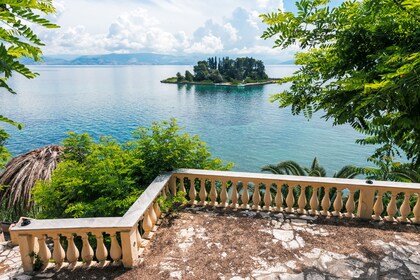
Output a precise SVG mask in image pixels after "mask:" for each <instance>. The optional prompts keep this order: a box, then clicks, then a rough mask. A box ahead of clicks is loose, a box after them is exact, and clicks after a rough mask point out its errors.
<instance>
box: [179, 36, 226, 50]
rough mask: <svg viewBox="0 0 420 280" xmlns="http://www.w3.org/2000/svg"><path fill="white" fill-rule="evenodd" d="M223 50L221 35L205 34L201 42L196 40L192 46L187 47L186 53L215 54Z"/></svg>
mask: <svg viewBox="0 0 420 280" xmlns="http://www.w3.org/2000/svg"><path fill="white" fill-rule="evenodd" d="M222 50H223V43H222V40H220V38H219V37H216V36H213V35H211V34H210V35H206V36H204V37H203V38H202V39H201V41H200V42H195V43H194V44H193V45H192V46H191V47H190V48H187V49H185V52H186V53H205V54H214V53H217V52H220V51H222Z"/></svg>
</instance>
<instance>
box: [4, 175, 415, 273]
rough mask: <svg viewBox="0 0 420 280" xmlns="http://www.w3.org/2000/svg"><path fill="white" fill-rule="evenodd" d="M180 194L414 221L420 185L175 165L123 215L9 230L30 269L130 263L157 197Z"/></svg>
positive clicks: (201, 202)
mask: <svg viewBox="0 0 420 280" xmlns="http://www.w3.org/2000/svg"><path fill="white" fill-rule="evenodd" d="M178 192H184V193H186V195H187V198H188V201H189V204H190V205H197V207H205V206H206V207H220V208H226V209H233V210H241V209H244V210H245V209H249V210H255V211H277V212H281V211H284V212H286V213H295V214H296V215H303V214H305V215H321V216H335V217H340V218H361V219H372V220H375V221H381V220H383V221H386V222H400V223H415V224H420V200H419V199H418V197H419V194H420V184H414V183H397V182H382V181H374V182H371V181H364V180H354V179H336V178H320V177H299V176H287V175H272V174H260V173H241V172H227V171H210V170H195V169H178V170H175V171H173V172H170V173H166V174H163V175H161V176H158V177H157V178H156V179H155V180H154V181H153V182H152V183H151V184H150V185H149V187H148V188H147V189H146V190H145V191H144V192H143V194H142V195H141V196H140V197H139V198H138V199H137V201H136V202H135V203H134V204H133V205H132V206H131V207H130V209H129V210H128V211H127V212H126V214H125V215H124V216H123V217H111V218H83V219H51V220H35V219H30V223H29V224H27V225H25V222H24V219H23V218H21V219H20V221H19V222H18V224H16V226H14V227H13V228H12V229H11V234H12V238H13V239H14V240H15V241H17V242H18V243H19V246H20V251H21V256H22V263H23V267H24V270H25V271H32V270H33V265H34V255H33V254H31V253H32V252H34V253H36V254H37V255H38V257H39V258H40V260H41V261H42V264H43V266H44V268H45V267H47V266H48V265H49V264H50V263H51V260H53V263H54V265H55V267H56V268H61V267H63V266H68V267H69V268H70V269H72V268H74V267H77V266H86V267H88V266H91V265H96V266H105V265H109V264H111V265H112V264H117V265H118V264H120V263H122V264H123V265H124V266H125V267H132V266H133V265H134V264H135V262H136V261H137V259H138V257H139V255H140V254H141V252H142V251H143V248H144V246H145V245H146V244H147V240H149V239H150V238H151V237H152V235H153V232H154V231H155V229H156V224H158V220H159V217H160V215H161V210H160V207H159V204H158V203H157V201H156V200H157V198H158V197H159V196H167V195H168V194H172V195H175V194H176V193H178ZM411 205H414V207H411ZM105 239H107V240H110V242H108V243H107V244H110V245H109V246H108V247H107V246H105V243H106V242H104V240H105ZM48 240H52V243H53V244H54V246H53V248H54V249H53V252H51V251H50V249H49V246H48V245H47V241H48ZM93 244H95V246H94V248H93V246H92V245H93ZM80 248H81V250H80ZM94 249H95V250H94Z"/></svg>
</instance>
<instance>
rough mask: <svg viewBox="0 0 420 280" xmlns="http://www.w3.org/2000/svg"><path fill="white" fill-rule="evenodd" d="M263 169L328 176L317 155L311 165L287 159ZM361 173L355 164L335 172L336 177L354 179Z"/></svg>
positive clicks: (277, 172) (265, 170) (271, 171)
mask: <svg viewBox="0 0 420 280" xmlns="http://www.w3.org/2000/svg"><path fill="white" fill-rule="evenodd" d="M261 171H264V172H270V173H273V174H284V175H295V176H314V177H326V176H327V172H326V170H325V168H324V167H322V166H321V165H320V163H319V161H318V159H317V158H316V157H315V158H314V160H313V161H312V164H311V167H309V168H308V167H302V166H301V165H299V164H298V163H297V162H296V161H293V160H286V161H281V162H279V163H278V164H268V165H265V166H263V167H262V168H261ZM359 174H360V171H358V170H357V168H356V167H355V166H352V165H346V166H344V167H343V168H341V169H340V170H339V171H337V172H336V173H334V175H333V177H334V178H347V179H353V178H354V177H356V176H357V175H359Z"/></svg>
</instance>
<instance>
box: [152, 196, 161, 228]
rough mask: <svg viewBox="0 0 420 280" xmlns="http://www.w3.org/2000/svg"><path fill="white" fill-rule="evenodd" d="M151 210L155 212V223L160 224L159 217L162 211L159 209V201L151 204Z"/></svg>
mask: <svg viewBox="0 0 420 280" xmlns="http://www.w3.org/2000/svg"><path fill="white" fill-rule="evenodd" d="M153 210H154V212H155V214H156V219H157V221H156V224H160V217H161V215H162V211H160V206H159V203H158V202H157V201H155V204H153Z"/></svg>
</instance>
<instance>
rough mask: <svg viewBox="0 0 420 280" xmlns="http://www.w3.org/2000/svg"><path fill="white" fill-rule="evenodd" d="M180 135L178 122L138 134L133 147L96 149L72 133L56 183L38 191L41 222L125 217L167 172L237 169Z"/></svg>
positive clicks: (108, 141)
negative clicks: (159, 177)
mask: <svg viewBox="0 0 420 280" xmlns="http://www.w3.org/2000/svg"><path fill="white" fill-rule="evenodd" d="M179 131H180V127H179V126H177V124H176V121H175V120H174V119H172V120H171V121H169V122H167V121H164V122H161V123H153V124H152V127H150V128H139V129H137V130H136V131H135V132H134V139H133V141H130V142H128V143H124V144H120V143H118V142H117V141H116V140H115V139H112V138H111V137H102V138H100V140H99V142H98V143H95V142H94V141H93V139H92V138H91V137H90V136H89V135H88V134H76V133H69V136H68V138H66V139H65V140H64V141H63V144H64V159H63V161H62V162H60V163H59V165H58V167H57V169H56V170H55V171H54V173H53V175H52V178H51V180H50V181H43V182H37V184H36V186H35V187H34V190H33V197H34V200H35V205H36V207H37V208H39V211H40V212H39V214H38V215H37V217H38V218H63V217H75V218H76V217H98V216H101V217H106V216H122V215H123V214H124V213H125V212H126V211H127V209H128V208H129V207H130V206H131V205H132V204H133V203H134V201H135V200H136V199H137V198H138V197H139V196H140V194H141V193H142V191H143V190H144V189H145V188H146V187H147V186H148V185H149V184H150V183H151V182H152V181H153V179H154V178H155V177H156V176H157V175H158V174H160V173H162V172H163V171H170V170H173V169H175V168H200V169H216V170H228V169H230V168H231V167H232V163H228V164H226V165H225V164H224V163H223V161H222V160H220V159H218V158H212V156H211V154H210V152H209V151H208V149H207V146H206V144H205V143H204V142H202V141H201V140H200V138H199V137H198V136H191V135H189V134H186V133H185V134H180V133H179Z"/></svg>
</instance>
